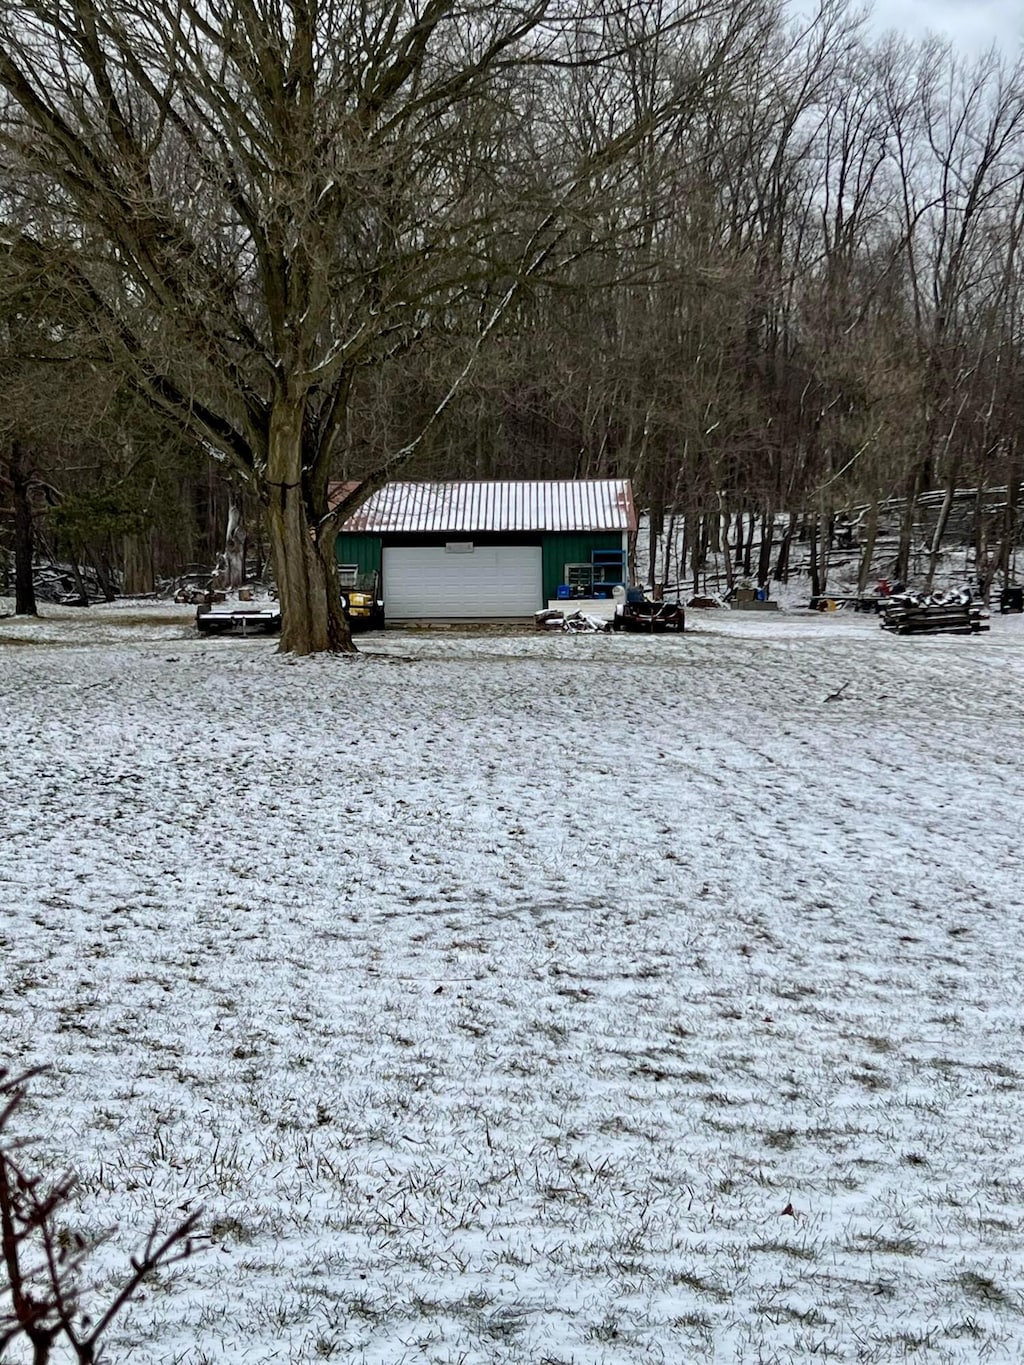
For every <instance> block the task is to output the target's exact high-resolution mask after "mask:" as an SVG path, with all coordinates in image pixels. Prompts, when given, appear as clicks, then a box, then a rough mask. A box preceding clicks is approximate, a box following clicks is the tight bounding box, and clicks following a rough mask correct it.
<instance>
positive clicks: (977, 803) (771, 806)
mask: <svg viewBox="0 0 1024 1365" xmlns="http://www.w3.org/2000/svg"><path fill="white" fill-rule="evenodd" d="M46 610H47V614H46V619H44V620H42V621H39V622H24V621H18V620H12V619H7V620H4V621H0V697H2V699H3V700H2V706H3V711H2V715H3V725H2V731H0V734H2V744H3V760H2V766H0V811H2V818H3V830H4V845H3V859H2V863H0V881H2V891H3V895H2V898H0V1050H2V1054H3V1055H4V1057H5V1058H6V1059H7V1060H8V1061H9V1062H11V1063H12V1064H13V1065H15V1066H16V1067H25V1066H30V1065H34V1064H37V1063H45V1064H48V1065H49V1066H50V1068H51V1069H50V1071H49V1072H48V1073H47V1075H46V1076H45V1077H44V1078H43V1079H42V1080H41V1081H40V1082H38V1083H37V1084H36V1086H35V1087H34V1090H33V1109H32V1113H31V1115H30V1116H29V1117H30V1121H31V1123H32V1124H33V1125H34V1128H35V1131H36V1132H37V1133H38V1135H39V1137H40V1139H41V1141H40V1144H39V1146H38V1148H37V1150H36V1159H37V1160H38V1161H40V1162H44V1163H50V1164H52V1165H53V1166H63V1165H64V1164H65V1163H68V1164H72V1165H74V1167H75V1168H76V1169H77V1170H78V1171H79V1172H80V1174H81V1177H82V1186H81V1191H82V1199H81V1204H80V1208H79V1210H77V1211H76V1215H75V1216H76V1218H77V1219H78V1223H77V1224H76V1225H77V1226H80V1227H81V1228H83V1229H87V1230H99V1229H101V1228H103V1227H106V1226H109V1225H111V1224H116V1225H117V1228H118V1231H117V1233H116V1236H115V1237H114V1239H113V1240H112V1242H110V1243H109V1244H107V1245H105V1246H104V1247H103V1248H101V1250H100V1251H99V1252H98V1253H97V1256H96V1261H95V1265H96V1273H97V1282H98V1283H97V1288H98V1289H99V1290H100V1291H103V1290H104V1289H105V1288H106V1289H109V1287H110V1285H111V1284H113V1283H114V1282H116V1277H117V1274H118V1267H119V1266H120V1265H121V1264H123V1258H124V1256H125V1255H126V1253H127V1251H128V1249H129V1248H130V1247H132V1246H133V1245H134V1244H136V1243H137V1242H138V1241H139V1240H140V1238H141V1237H142V1236H143V1234H144V1233H145V1232H146V1231H147V1230H148V1227H149V1225H150V1223H151V1221H152V1219H153V1217H154V1216H160V1217H161V1218H163V1219H165V1220H173V1219H174V1218H176V1217H180V1216H181V1214H182V1212H183V1211H184V1210H186V1209H191V1208H193V1207H194V1206H195V1205H196V1204H202V1205H203V1207H204V1209H205V1213H204V1227H205V1230H206V1234H207V1235H206V1237H205V1238H204V1242H203V1246H202V1248H201V1250H200V1251H199V1253H198V1254H197V1255H196V1257H195V1258H194V1259H193V1260H192V1261H190V1262H188V1263H187V1264H186V1265H184V1266H179V1267H176V1268H175V1269H174V1270H173V1271H171V1272H169V1273H168V1274H167V1275H166V1276H165V1277H164V1279H163V1280H162V1281H160V1282H158V1283H157V1284H156V1285H155V1286H153V1287H151V1288H150V1290H149V1291H148V1292H147V1294H146V1297H145V1299H144V1301H142V1302H140V1303H139V1304H138V1305H137V1306H136V1307H135V1309H134V1310H133V1311H132V1313H131V1315H130V1316H129V1317H126V1318H125V1319H124V1320H123V1322H122V1324H121V1326H120V1330H119V1334H118V1335H117V1337H116V1338H115V1339H114V1340H112V1342H111V1347H112V1350H111V1358H112V1359H114V1360H120V1361H132V1362H140V1363H143V1365H149V1363H150V1362H177V1363H178V1365H200V1362H217V1365H235V1362H239V1363H241V1362H266V1361H287V1362H306V1361H315V1360H327V1359H338V1360H354V1361H360V1362H363V1361H365V1362H377V1363H379V1365H399V1362H438V1363H440V1362H452V1363H454V1362H462V1365H478V1363H479V1365H483V1363H484V1362H524V1363H525V1362H529V1365H542V1363H543V1362H547V1365H556V1363H557V1365H568V1363H569V1362H574V1363H575V1365H597V1363H598V1362H608V1363H609V1365H611V1363H614V1362H624V1363H625V1362H645V1363H646V1362H662V1361H664V1362H683V1361H685V1362H690V1361H709V1362H732V1361H740V1362H772V1361H778V1362H790V1361H799V1360H805V1359H812V1358H813V1359H830V1360H842V1361H876V1362H883V1363H884V1362H890V1361H894V1360H899V1359H903V1358H904V1357H909V1358H913V1359H916V1360H924V1361H929V1362H933V1361H934V1362H938V1361H981V1360H987V1361H1004V1360H1005V1361H1010V1360H1014V1361H1016V1360H1019V1359H1020V1358H1021V1356H1022V1353H1024V1046H1022V1044H1024V1039H1022V1028H1024V931H1022V911H1024V879H1022V877H1021V871H1020V862H1021V857H1020V853H1021V842H1022V833H1024V830H1022V825H1024V820H1022V811H1024V767H1022V754H1021V735H1022V727H1021V708H1022V698H1024V618H1020V617H1008V618H1000V617H998V616H997V617H995V618H994V619H993V622H992V631H991V634H990V635H987V636H981V637H973V638H972V637H966V638H964V637H936V638H925V639H913V638H907V639H896V638H892V637H890V636H888V635H886V634H884V633H883V632H881V631H880V630H879V629H878V626H877V624H876V621H875V618H873V617H868V616H854V615H846V614H841V613H840V614H835V615H829V616H813V617H812V616H809V615H807V614H804V615H799V614H797V613H780V614H778V615H777V616H770V617H769V616H752V615H747V616H745V615H740V614H738V613H736V614H729V613H723V612H719V613H707V614H704V615H699V614H698V613H691V620H692V623H693V629H692V630H691V631H688V633H687V634H686V635H685V636H683V637H682V638H680V639H670V638H656V639H649V638H643V637H634V636H602V635H598V636H568V637H563V636H557V637H555V636H543V635H532V634H531V635H522V634H520V635H497V634H490V635H478V636H476V637H474V636H470V635H464V634H456V633H453V634H434V633H429V634H414V633H408V634H390V633H389V634H388V635H387V636H385V637H376V638H368V639H367V640H366V641H365V643H364V645H363V652H362V654H361V655H360V657H358V658H356V659H352V660H344V659H343V660H334V659H319V660H306V661H300V662H295V661H293V660H290V659H288V658H284V657H279V656H277V655H276V654H275V653H274V650H275V643H274V642H273V641H272V640H267V639H265V638H253V639H248V640H240V639H232V640H222V639H209V638H202V639H198V638H196V637H195V636H194V634H193V632H192V629H191V611H190V609H188V608H173V607H166V606H162V607H146V608H126V607H117V608H110V609H107V608H93V609H91V610H89V611H88V612H79V611H74V610H71V609H68V610H63V611H62V610H61V609H59V608H47V609H46ZM844 683H847V684H848V686H847V687H846V689H845V691H844V692H843V699H842V700H839V701H833V702H828V701H826V700H825V698H826V697H827V696H828V695H829V694H831V693H833V692H834V691H836V690H837V689H839V688H840V687H841V685H842V684H844Z"/></svg>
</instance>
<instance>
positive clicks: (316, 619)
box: [264, 399, 356, 654]
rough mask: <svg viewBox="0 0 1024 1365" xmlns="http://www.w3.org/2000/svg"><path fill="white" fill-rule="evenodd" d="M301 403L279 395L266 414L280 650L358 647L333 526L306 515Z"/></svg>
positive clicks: (296, 651) (328, 650)
mask: <svg viewBox="0 0 1024 1365" xmlns="http://www.w3.org/2000/svg"><path fill="white" fill-rule="evenodd" d="M302 426H303V406H302V403H301V402H299V401H288V400H286V399H279V400H278V401H277V402H276V403H275V404H274V407H273V410H272V412H271V415H270V433H269V441H268V460H267V476H266V479H265V480H264V484H265V488H266V493H267V524H268V529H269V531H270V546H271V552H272V554H273V559H274V575H275V578H276V580H277V592H278V600H279V601H280V604H281V643H280V650H281V653H282V654H319V653H334V654H353V653H355V652H356V649H355V645H354V644H353V643H352V635H351V632H350V631H349V628H348V622H347V621H346V619H345V614H344V612H343V611H342V609H341V594H340V592H339V589H338V578H337V572H336V568H335V562H334V542H335V532H334V528H333V526H330V525H325V526H323V527H321V526H318V525H316V524H315V522H314V521H313V518H312V517H311V516H310V515H309V509H308V508H307V505H306V499H305V495H304V490H303V486H302Z"/></svg>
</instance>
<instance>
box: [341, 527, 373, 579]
mask: <svg viewBox="0 0 1024 1365" xmlns="http://www.w3.org/2000/svg"><path fill="white" fill-rule="evenodd" d="M334 553H335V556H336V558H337V560H338V563H339V564H355V565H356V566H357V567H358V570H359V572H360V573H373V572H375V571H376V572H377V573H380V569H381V538H380V536H368V535H361V534H355V533H352V532H346V533H345V534H344V535H340V536H338V538H337V540H336V541H335V542H334Z"/></svg>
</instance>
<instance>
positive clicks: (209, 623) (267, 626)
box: [196, 602, 281, 635]
mask: <svg viewBox="0 0 1024 1365" xmlns="http://www.w3.org/2000/svg"><path fill="white" fill-rule="evenodd" d="M280 629H281V608H280V607H279V606H278V604H277V603H276V602H214V603H212V604H207V603H205V602H203V603H201V604H200V605H199V606H198V607H197V608H196V630H198V631H199V633H200V634H201V635H255V634H257V633H261V634H264V635H273V634H276V633H277V632H278V631H279V630H280Z"/></svg>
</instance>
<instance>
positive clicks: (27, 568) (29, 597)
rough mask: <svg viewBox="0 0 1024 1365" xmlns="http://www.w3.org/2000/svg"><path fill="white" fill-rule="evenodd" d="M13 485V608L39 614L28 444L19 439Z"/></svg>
mask: <svg viewBox="0 0 1024 1365" xmlns="http://www.w3.org/2000/svg"><path fill="white" fill-rule="evenodd" d="M11 485H12V487H13V491H14V612H15V615H16V616H38V614H39V613H38V610H37V608H36V589H35V584H34V583H33V581H32V560H33V557H34V553H35V539H34V534H33V526H32V492H31V480H30V478H29V471H28V466H27V463H26V460H25V447H24V446H23V445H22V444H21V442H20V441H13V442H12V443H11Z"/></svg>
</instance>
